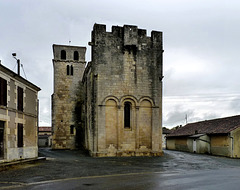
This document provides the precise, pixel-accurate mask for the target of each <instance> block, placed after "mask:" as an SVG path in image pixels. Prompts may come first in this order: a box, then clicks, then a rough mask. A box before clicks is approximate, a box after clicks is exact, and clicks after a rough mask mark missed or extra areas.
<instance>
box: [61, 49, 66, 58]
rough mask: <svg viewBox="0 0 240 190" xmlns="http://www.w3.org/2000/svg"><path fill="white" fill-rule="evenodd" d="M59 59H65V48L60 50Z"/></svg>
mask: <svg viewBox="0 0 240 190" xmlns="http://www.w3.org/2000/svg"><path fill="white" fill-rule="evenodd" d="M61 59H64V60H65V59H66V51H65V50H62V51H61Z"/></svg>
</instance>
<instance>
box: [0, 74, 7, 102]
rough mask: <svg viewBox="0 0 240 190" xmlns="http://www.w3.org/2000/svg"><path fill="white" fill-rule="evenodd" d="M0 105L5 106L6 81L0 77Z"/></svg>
mask: <svg viewBox="0 0 240 190" xmlns="http://www.w3.org/2000/svg"><path fill="white" fill-rule="evenodd" d="M0 105H2V106H7V81H6V80H5V79H3V78H0Z"/></svg>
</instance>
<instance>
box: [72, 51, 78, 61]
mask: <svg viewBox="0 0 240 190" xmlns="http://www.w3.org/2000/svg"><path fill="white" fill-rule="evenodd" d="M73 59H74V60H75V61H78V60H79V54H78V52H77V51H74V54H73Z"/></svg>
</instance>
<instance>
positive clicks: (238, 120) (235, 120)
mask: <svg viewBox="0 0 240 190" xmlns="http://www.w3.org/2000/svg"><path fill="white" fill-rule="evenodd" d="M238 127H240V115H237V116H232V117H225V118H219V119H213V120H206V121H200V122H196V123H189V124H187V125H185V126H183V127H180V128H178V129H176V130H174V131H172V133H171V134H169V135H167V136H168V137H174V136H190V135H194V134H225V133H229V132H231V131H232V130H234V129H236V128H238Z"/></svg>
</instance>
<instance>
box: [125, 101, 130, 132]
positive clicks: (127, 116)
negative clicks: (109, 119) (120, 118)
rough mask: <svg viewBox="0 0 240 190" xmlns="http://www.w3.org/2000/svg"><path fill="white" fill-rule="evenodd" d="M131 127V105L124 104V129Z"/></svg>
mask: <svg viewBox="0 0 240 190" xmlns="http://www.w3.org/2000/svg"><path fill="white" fill-rule="evenodd" d="M130 127H131V103H130V102H125V104H124V128H130Z"/></svg>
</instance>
